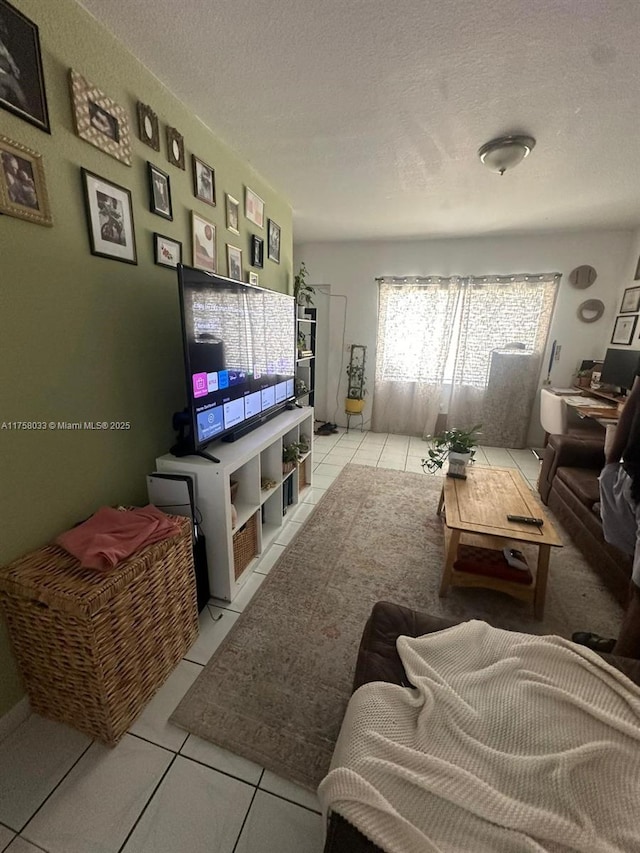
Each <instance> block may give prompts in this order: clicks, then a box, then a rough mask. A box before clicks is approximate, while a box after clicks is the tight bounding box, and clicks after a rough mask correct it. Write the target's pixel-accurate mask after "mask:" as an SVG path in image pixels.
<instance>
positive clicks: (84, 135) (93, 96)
mask: <svg viewBox="0 0 640 853" xmlns="http://www.w3.org/2000/svg"><path fill="white" fill-rule="evenodd" d="M69 82H70V85H71V100H72V103H73V118H74V121H75V126H76V133H77V134H78V136H79V137H80V138H81V139H84V140H85V141H86V142H90V143H91V145H95V147H96V148H99V149H100V150H101V151H104V153H105V154H109V155H111V157H115V159H116V160H120V162H121V163H125V164H126V165H127V166H130V165H131V131H130V130H129V119H128V118H127V113H126V112H125V110H124V109H123V108H122V107H121V106H118V104H116V102H115V101H112V100H111V98H110V97H109V96H108V95H105V93H104V92H103V91H101V90H100V89H98V87H97V86H94V85H93V83H90V82H89V81H88V80H86V79H85V78H84V77H83V76H82V75H81V74H78V72H77V71H74V70H73V68H72V69H71V70H70V71H69Z"/></svg>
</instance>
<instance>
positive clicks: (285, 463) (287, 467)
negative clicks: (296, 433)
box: [282, 441, 302, 474]
mask: <svg viewBox="0 0 640 853" xmlns="http://www.w3.org/2000/svg"><path fill="white" fill-rule="evenodd" d="M301 452H302V451H301V448H300V444H299V442H297V441H292V442H290V443H289V444H285V445H284V447H283V448H282V473H283V474H288V473H289V471H293V469H294V468H295V467H296V465H297V464H298V462H299V461H300V454H301Z"/></svg>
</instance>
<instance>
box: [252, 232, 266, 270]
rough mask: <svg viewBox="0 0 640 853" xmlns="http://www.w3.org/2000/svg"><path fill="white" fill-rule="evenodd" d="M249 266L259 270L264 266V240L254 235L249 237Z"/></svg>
mask: <svg viewBox="0 0 640 853" xmlns="http://www.w3.org/2000/svg"><path fill="white" fill-rule="evenodd" d="M251 266H252V267H258V268H259V269H262V267H263V266H264V240H263V239H262V237H256V235H255V234H252V235H251Z"/></svg>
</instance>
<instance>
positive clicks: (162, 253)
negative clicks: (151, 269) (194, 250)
mask: <svg viewBox="0 0 640 853" xmlns="http://www.w3.org/2000/svg"><path fill="white" fill-rule="evenodd" d="M153 259H154V261H155V262H156V264H158V266H160V267H169V268H170V269H175V268H176V267H177V266H178V264H181V263H182V243H181V242H180V241H179V240H174V239H173V237H165V236H164V234H158V233H157V232H154V235H153Z"/></svg>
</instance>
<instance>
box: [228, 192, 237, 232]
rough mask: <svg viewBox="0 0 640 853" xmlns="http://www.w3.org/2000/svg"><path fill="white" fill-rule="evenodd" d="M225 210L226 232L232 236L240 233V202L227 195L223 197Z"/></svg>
mask: <svg viewBox="0 0 640 853" xmlns="http://www.w3.org/2000/svg"><path fill="white" fill-rule="evenodd" d="M225 209H226V213H227V230H228V231H232V232H233V233H234V234H239V233H240V202H239V201H238V199H237V198H234V197H233V196H232V195H229V193H226V195H225Z"/></svg>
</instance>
